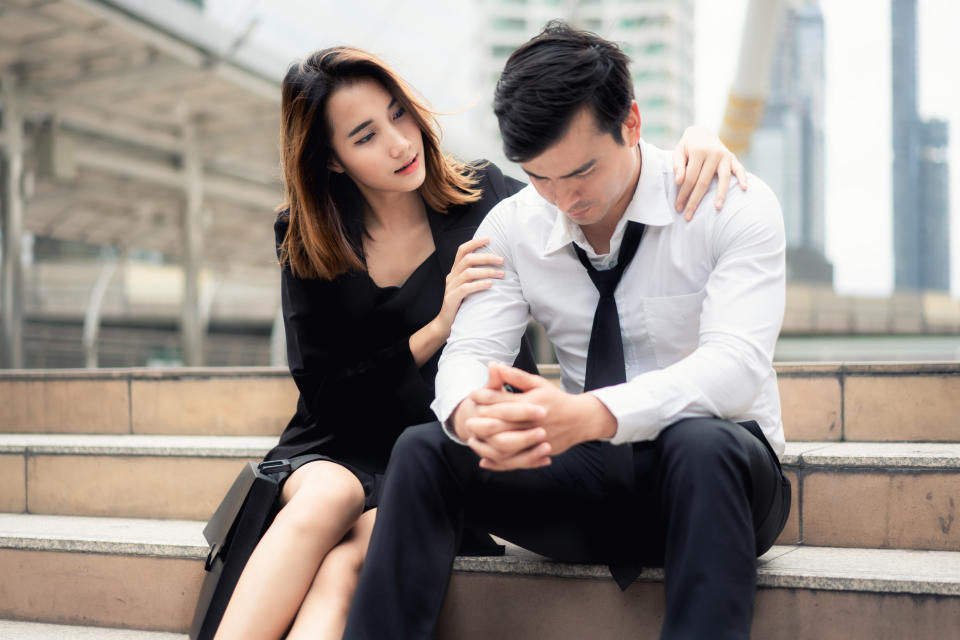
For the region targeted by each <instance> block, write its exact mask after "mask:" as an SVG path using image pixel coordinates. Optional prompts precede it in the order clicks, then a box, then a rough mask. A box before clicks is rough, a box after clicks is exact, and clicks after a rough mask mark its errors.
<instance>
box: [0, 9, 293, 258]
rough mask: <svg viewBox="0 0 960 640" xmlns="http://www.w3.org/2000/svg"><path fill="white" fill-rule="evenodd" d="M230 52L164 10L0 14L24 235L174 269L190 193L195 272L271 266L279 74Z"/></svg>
mask: <svg viewBox="0 0 960 640" xmlns="http://www.w3.org/2000/svg"><path fill="white" fill-rule="evenodd" d="M239 44H240V43H239V42H237V40H236V38H235V37H234V36H232V35H231V34H228V33H226V32H225V31H223V30H222V29H220V28H218V27H217V26H216V25H214V24H211V23H209V22H208V21H206V20H205V19H204V18H203V15H202V13H201V12H200V11H199V10H198V9H197V8H196V7H194V6H191V5H189V4H187V3H184V2H182V1H178V0H143V1H131V0H110V1H97V0H0V74H2V75H0V81H2V83H3V85H4V87H5V90H4V94H3V95H4V100H3V103H2V104H0V107H2V108H3V113H4V116H7V115H8V113H11V112H13V111H15V112H16V115H18V116H19V117H20V118H21V119H22V121H23V124H24V148H23V150H22V153H24V173H25V180H24V181H25V183H26V184H25V185H24V186H25V187H26V188H25V189H24V190H25V191H26V193H25V194H24V195H26V198H25V202H24V215H23V224H24V229H25V230H28V231H32V232H34V233H36V234H38V235H44V236H52V237H57V238H64V239H69V240H82V241H87V242H91V243H102V244H113V245H118V246H129V247H135V248H142V249H153V250H158V251H162V252H164V253H166V254H169V255H174V256H176V255H180V254H182V251H183V247H184V241H183V232H182V227H181V221H182V217H183V213H184V208H185V202H186V201H187V199H188V197H189V196H188V194H190V193H191V191H192V190H199V194H196V193H194V194H193V197H194V198H196V197H197V196H198V195H199V198H200V200H201V204H200V206H199V209H200V211H201V220H200V223H201V225H202V228H203V231H204V233H203V236H204V251H203V257H204V260H205V261H217V262H234V261H244V262H248V261H254V262H260V263H263V262H268V261H271V260H273V259H274V258H273V249H272V246H273V243H272V242H271V241H270V237H271V230H270V227H271V225H270V221H271V220H272V211H273V209H274V207H275V206H276V205H277V204H278V203H279V202H280V199H281V197H282V191H281V185H280V175H279V174H280V172H279V158H278V126H279V102H280V88H279V87H280V83H279V79H280V76H281V74H282V72H283V63H284V61H279V60H277V59H276V58H275V57H271V56H270V55H269V54H267V53H265V52H252V51H251V50H250V48H249V47H246V46H244V47H243V48H242V51H243V52H244V56H243V57H240V56H239V55H237V52H238V49H239V47H238V45H239ZM8 85H9V86H8ZM8 100H9V101H10V102H12V103H13V104H11V105H10V107H11V108H10V109H9V110H8V104H7V103H8ZM11 115H13V114H12V113H11ZM4 119H5V120H6V117H5V118H4ZM5 128H6V127H5ZM197 174H199V175H197ZM194 179H196V180H197V181H198V182H199V184H191V182H192V181H193V180H194Z"/></svg>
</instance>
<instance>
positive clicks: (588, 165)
mask: <svg viewBox="0 0 960 640" xmlns="http://www.w3.org/2000/svg"><path fill="white" fill-rule="evenodd" d="M595 164H597V160H596V159H593V160H590V161H589V162H586V163H584V164H582V165H580V166H579V167H577V168H576V169H574V170H573V171H571V172H570V173H568V174H567V175H565V176H560V178H561V179H562V178H572V177H573V176H575V175H577V174H578V173H583V172H584V171H586V170H587V169H590V168H591V167H593V165H595ZM520 168H521V169H523V167H520ZM523 172H524V173H525V174H527V175H528V176H530V177H531V178H536V179H537V180H545V179H546V178H544V177H543V176H538V175H537V174H535V173H532V172H530V171H527V170H526V169H523Z"/></svg>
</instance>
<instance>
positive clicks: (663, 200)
mask: <svg viewBox="0 0 960 640" xmlns="http://www.w3.org/2000/svg"><path fill="white" fill-rule="evenodd" d="M639 146H640V157H641V159H642V164H641V168H640V179H639V180H638V181H637V188H636V189H635V190H634V192H633V197H632V198H631V199H630V203H629V204H628V205H627V210H626V211H625V212H624V214H623V217H622V218H620V221H619V222H618V223H617V227H616V229H614V231H613V236H612V237H611V238H610V254H607V255H615V254H617V253H619V248H620V241H621V240H622V239H623V230H624V229H625V228H626V226H627V221H628V220H629V221H633V222H640V223H642V224H645V225H650V226H655V227H665V226H667V225H670V224H673V222H674V221H675V220H676V218H677V214H676V212H675V211H674V210H673V207H672V206H671V203H670V200H669V195H668V191H667V185H668V182H667V181H668V180H672V178H673V170H672V169H671V168H670V167H669V166H667V164H666V162H665V160H664V158H665V155H664V153H663V152H662V151H661V150H660V149H658V148H656V147H654V146H653V145H651V144H649V143H647V142H645V141H644V140H642V139H641V140H640V145H639ZM548 206H549V207H550V208H551V209H552V211H553V213H554V216H555V217H554V222H553V228H552V229H551V230H550V236H549V237H548V238H547V244H546V246H545V247H544V251H543V253H544V256H547V255H549V254H551V253H555V252H557V251H559V250H561V249H563V248H564V247H566V246H567V245H568V244H570V243H571V242H575V243H576V244H577V245H578V246H580V248H582V249H583V250H584V251H585V252H586V254H587V255H588V256H589V257H591V258H596V257H598V256H597V254H596V253H595V252H594V251H593V247H591V246H590V243H589V242H587V239H586V237H585V236H584V235H583V231H582V230H581V229H580V225H578V224H576V223H575V222H571V221H570V219H569V218H568V217H567V216H565V215H564V214H563V212H562V211H560V210H559V209H557V208H556V207H555V206H553V205H548Z"/></svg>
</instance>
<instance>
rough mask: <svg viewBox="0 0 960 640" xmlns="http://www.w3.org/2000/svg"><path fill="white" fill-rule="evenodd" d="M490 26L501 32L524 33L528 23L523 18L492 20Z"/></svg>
mask: <svg viewBox="0 0 960 640" xmlns="http://www.w3.org/2000/svg"><path fill="white" fill-rule="evenodd" d="M490 26H491V27H492V28H494V29H497V30H500V31H523V30H524V29H525V28H526V26H527V21H526V20H524V19H523V18H505V17H492V18H490Z"/></svg>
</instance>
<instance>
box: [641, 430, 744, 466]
mask: <svg viewBox="0 0 960 640" xmlns="http://www.w3.org/2000/svg"><path fill="white" fill-rule="evenodd" d="M752 437H753V436H752V435H751V434H750V433H749V432H748V431H747V430H746V429H744V428H743V427H741V426H740V425H738V424H736V423H733V422H730V421H728V420H721V419H719V418H688V419H686V420H681V421H679V422H677V423H675V424H672V425H670V426H669V427H667V428H666V429H665V430H664V431H663V433H661V435H660V437H659V438H658V439H657V448H658V449H659V452H660V458H661V460H663V461H666V462H668V463H676V462H682V463H683V464H684V466H688V467H690V468H692V469H696V468H700V469H710V468H716V466H717V465H722V466H727V465H730V464H731V463H733V462H735V461H737V460H740V459H741V458H743V453H744V451H745V448H744V444H745V443H744V439H745V438H752Z"/></svg>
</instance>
